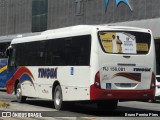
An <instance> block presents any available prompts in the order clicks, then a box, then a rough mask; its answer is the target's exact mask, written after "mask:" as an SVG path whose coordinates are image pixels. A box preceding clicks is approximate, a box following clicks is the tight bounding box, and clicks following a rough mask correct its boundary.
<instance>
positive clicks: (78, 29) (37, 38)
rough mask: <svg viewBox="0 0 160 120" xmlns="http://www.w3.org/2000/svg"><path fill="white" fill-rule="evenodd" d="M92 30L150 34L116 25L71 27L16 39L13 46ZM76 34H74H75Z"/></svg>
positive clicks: (144, 30) (142, 30) (86, 32)
mask: <svg viewBox="0 0 160 120" xmlns="http://www.w3.org/2000/svg"><path fill="white" fill-rule="evenodd" d="M92 30H97V31H104V30H120V31H121V30H123V31H139V32H150V30H149V29H142V28H136V27H126V26H114V25H107V24H105V25H76V26H71V27H64V28H58V29H52V30H46V31H44V32H42V33H41V34H38V35H35V36H27V37H21V38H15V39H13V41H12V44H16V43H25V42H31V41H40V40H46V39H49V36H52V37H51V38H61V37H70V36H73V35H81V34H82V35H83V34H91V32H92ZM73 33H74V34H73Z"/></svg>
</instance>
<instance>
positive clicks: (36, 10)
mask: <svg viewBox="0 0 160 120" xmlns="http://www.w3.org/2000/svg"><path fill="white" fill-rule="evenodd" d="M47 16H48V0H32V32H41V31H44V30H47Z"/></svg>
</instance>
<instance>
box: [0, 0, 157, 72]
mask: <svg viewBox="0 0 160 120" xmlns="http://www.w3.org/2000/svg"><path fill="white" fill-rule="evenodd" d="M159 6H160V0H0V36H3V37H4V36H8V35H17V34H25V33H26V34H28V33H35V32H41V31H44V30H47V29H54V28H60V27H66V26H72V25H79V24H114V25H125V26H134V27H142V28H148V29H151V30H152V31H153V35H154V38H155V42H156V50H157V61H160V57H159V55H158V54H159V53H160V45H159V44H160V42H159V41H160V40H159V39H160V34H159V31H160V8H159ZM157 66H160V63H158V62H157ZM158 74H160V72H159V70H158Z"/></svg>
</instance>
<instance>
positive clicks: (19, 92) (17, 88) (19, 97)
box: [16, 83, 27, 103]
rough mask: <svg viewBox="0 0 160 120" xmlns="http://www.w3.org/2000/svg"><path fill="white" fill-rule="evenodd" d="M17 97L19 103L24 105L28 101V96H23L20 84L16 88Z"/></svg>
mask: <svg viewBox="0 0 160 120" xmlns="http://www.w3.org/2000/svg"><path fill="white" fill-rule="evenodd" d="M16 97H17V102H19V103H23V102H25V101H26V98H27V97H26V96H22V89H21V85H20V83H18V84H17V87H16Z"/></svg>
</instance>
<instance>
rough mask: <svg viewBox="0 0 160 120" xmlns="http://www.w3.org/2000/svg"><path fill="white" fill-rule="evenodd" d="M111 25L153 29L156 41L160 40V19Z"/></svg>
mask: <svg viewBox="0 0 160 120" xmlns="http://www.w3.org/2000/svg"><path fill="white" fill-rule="evenodd" d="M111 25H120V26H131V27H140V28H146V29H151V30H152V33H153V37H154V39H159V38H160V18H156V19H146V20H137V21H126V22H119V23H111Z"/></svg>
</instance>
